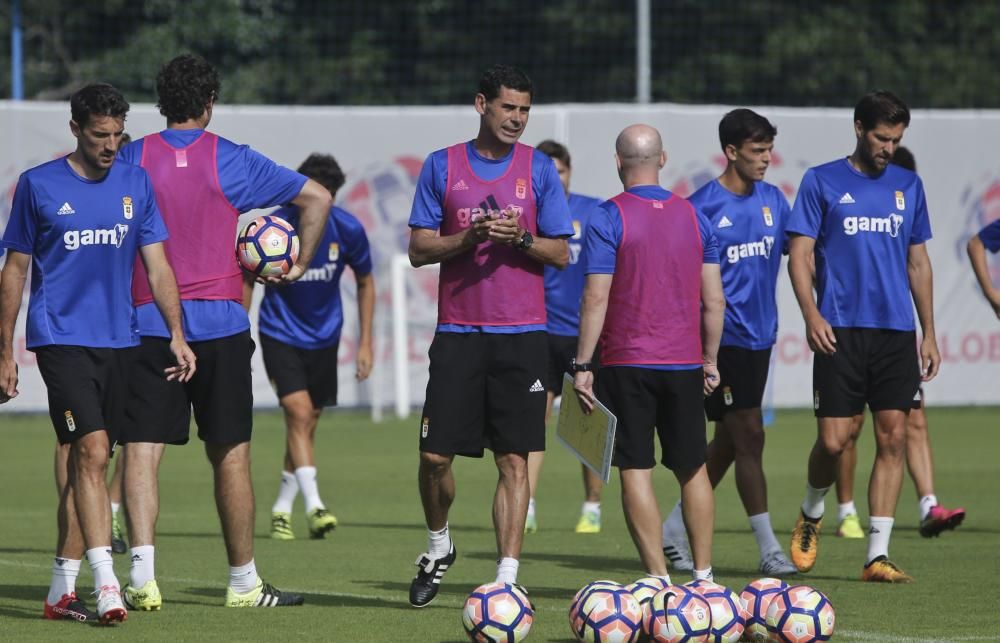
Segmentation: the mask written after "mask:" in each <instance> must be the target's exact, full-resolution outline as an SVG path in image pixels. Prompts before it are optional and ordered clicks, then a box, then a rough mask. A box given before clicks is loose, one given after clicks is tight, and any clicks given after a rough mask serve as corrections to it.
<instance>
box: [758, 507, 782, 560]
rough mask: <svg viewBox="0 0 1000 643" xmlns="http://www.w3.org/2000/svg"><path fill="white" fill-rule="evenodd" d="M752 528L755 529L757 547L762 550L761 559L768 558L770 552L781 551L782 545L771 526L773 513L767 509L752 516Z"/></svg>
mask: <svg viewBox="0 0 1000 643" xmlns="http://www.w3.org/2000/svg"><path fill="white" fill-rule="evenodd" d="M750 528H751V529H753V536H754V538H756V539H757V549H759V550H760V557H761V559H764V558H766V557H767V555H768V554H771V553H773V552H776V551H778V552H780V551H781V545H779V544H778V539H777V538H775V537H774V528H773V527H771V514H769V513H768V512H766V511H765V512H764V513H762V514H756V515H753V516H750Z"/></svg>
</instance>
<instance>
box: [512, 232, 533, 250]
mask: <svg viewBox="0 0 1000 643" xmlns="http://www.w3.org/2000/svg"><path fill="white" fill-rule="evenodd" d="M534 242H535V238H534V237H533V236H531V233H530V232H528V231H527V230H525V231H524V234H522V235H521V238H520V239H519V240H518V241H517V243H515V244H514V247H515V248H517V249H518V250H527V249H528V248H530V247H531V244H533V243H534Z"/></svg>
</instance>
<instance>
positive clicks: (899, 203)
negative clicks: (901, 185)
mask: <svg viewBox="0 0 1000 643" xmlns="http://www.w3.org/2000/svg"><path fill="white" fill-rule="evenodd" d="M896 209H897V210H905V209H906V201H905V200H904V199H903V192H902V190H896Z"/></svg>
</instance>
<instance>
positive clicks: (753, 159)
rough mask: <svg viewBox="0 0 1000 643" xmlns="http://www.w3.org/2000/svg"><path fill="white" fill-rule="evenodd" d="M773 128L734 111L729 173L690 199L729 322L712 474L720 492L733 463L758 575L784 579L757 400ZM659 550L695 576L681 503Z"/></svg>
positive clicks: (777, 218)
mask: <svg viewBox="0 0 1000 643" xmlns="http://www.w3.org/2000/svg"><path fill="white" fill-rule="evenodd" d="M777 133H778V130H777V128H775V127H774V126H773V125H772V124H771V123H770V121H768V120H767V119H766V118H764V117H763V116H761V115H760V114H757V113H756V112H753V111H751V110H749V109H735V110H733V111H731V112H729V113H728V114H726V115H725V116H724V117H723V118H722V120H721V121H720V122H719V142H720V144H721V145H722V152H723V154H725V156H726V169H725V171H723V173H722V175H720V176H719V177H718V178H716V179H715V180H712V181H709V182H708V183H706V184H705V185H704V186H702V187H701V189H699V190H698V191H697V192H695V193H694V194H693V195H691V197H690V201H691V203H692V204H693V205H694V206H695V207H696V208H698V210H699V212H701V213H702V214H704V215H705V216H706V217H707V218H708V220H709V222H710V223H711V225H712V231H713V232H714V234H715V236H716V238H717V239H718V240H719V255H720V259H721V261H720V269H721V272H722V287H723V290H724V291H725V295H726V319H725V325H724V326H723V329H722V345H721V347H720V348H719V377H720V382H719V386H718V388H716V389H715V391H713V392H712V394H711V395H710V396H709V397H708V398H707V399H706V400H705V412H706V414H707V416H708V419H709V420H712V421H714V422H715V437H714V439H713V440H712V441H711V442H710V443H709V445H708V461H707V466H708V477H709V479H710V480H711V481H712V486H713V487H715V486H718V484H719V482H720V481H721V480H722V478H723V476H725V475H726V471H728V470H729V465H731V464H733V463H734V462H735V464H736V489H737V490H738V491H739V494H740V499H741V500H742V501H743V508H744V509H745V510H746V512H747V516H748V517H749V519H750V527H751V529H752V530H753V533H754V537H755V538H756V540H757V548H758V549H759V551H760V566H759V568H760V571H761V573H763V574H765V575H766V576H787V575H789V574H794V573H795V571H796V570H795V566H794V565H792V563H791V561H789V560H788V558H787V557H785V554H784V552H783V551H782V549H781V545H780V544H778V540H777V538H775V537H774V529H773V528H772V527H771V517H770V514H769V513H768V510H767V481H766V480H765V478H764V466H763V453H764V419H763V415H762V413H761V400H762V399H763V397H764V387H765V385H766V384H767V375H768V368H769V366H770V362H771V348H772V346H774V342H775V341H776V339H777V336H778V303H777V300H776V298H775V290H776V287H777V282H778V272H779V270H780V268H781V256H782V254H783V251H784V246H785V224H786V223H787V221H788V215H789V207H788V201H787V200H786V199H785V195H784V194H782V192H781V190H780V189H779V188H777V187H776V186H774V185H771V184H770V183H767V182H765V181H764V174H765V172H767V168H768V166H769V165H770V163H771V151H772V150H773V148H774V137H775V136H776V135H777ZM663 553H664V554H666V556H667V558H668V559H669V560H670V563H671V566H672V567H674V568H675V569H682V570H686V569H691V567H692V564H693V563H692V561H691V554H690V551H689V548H688V544H687V534H686V532H685V529H684V519H683V515H682V508H681V503H680V502H678V503H677V504H676V505H675V506H674V509H673V511H672V512H671V513H670V516H668V517H667V520H666V521H665V522H664V523H663Z"/></svg>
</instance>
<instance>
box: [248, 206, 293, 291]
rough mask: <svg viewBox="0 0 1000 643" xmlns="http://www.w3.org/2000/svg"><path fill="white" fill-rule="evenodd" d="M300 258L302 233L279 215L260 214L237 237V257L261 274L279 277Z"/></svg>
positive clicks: (256, 273) (253, 270) (249, 268)
mask: <svg viewBox="0 0 1000 643" xmlns="http://www.w3.org/2000/svg"><path fill="white" fill-rule="evenodd" d="M298 258H299V235H297V234H296V233H295V228H293V227H292V224H290V223H288V222H287V221H285V220H284V219H281V218H278V217H272V216H263V217H257V218H256V219H254V220H253V221H251V222H249V223H247V224H246V225H245V226H243V229H242V230H241V231H240V234H239V236H238V237H237V238H236V260H237V261H238V262H239V264H240V267H241V268H243V269H244V270H246V271H247V272H250V273H253V274H254V275H256V276H258V277H280V276H281V275H283V274H285V273H287V272H288V271H289V270H291V269H292V266H293V265H295V262H296V261H297V260H298Z"/></svg>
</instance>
